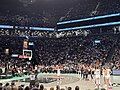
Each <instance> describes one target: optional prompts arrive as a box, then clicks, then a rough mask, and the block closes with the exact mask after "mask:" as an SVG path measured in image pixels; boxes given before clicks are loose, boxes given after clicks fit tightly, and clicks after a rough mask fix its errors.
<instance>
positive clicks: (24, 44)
mask: <svg viewBox="0 0 120 90" xmlns="http://www.w3.org/2000/svg"><path fill="white" fill-rule="evenodd" d="M27 48H28V41H27V40H24V42H23V49H27Z"/></svg>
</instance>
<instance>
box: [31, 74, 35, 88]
mask: <svg viewBox="0 0 120 90" xmlns="http://www.w3.org/2000/svg"><path fill="white" fill-rule="evenodd" d="M35 81H36V75H35V73H34V72H32V73H31V75H30V88H32V87H34V86H35Z"/></svg>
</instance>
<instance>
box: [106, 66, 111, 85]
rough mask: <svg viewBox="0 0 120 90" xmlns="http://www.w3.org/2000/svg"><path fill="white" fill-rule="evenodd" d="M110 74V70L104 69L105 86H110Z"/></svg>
mask: <svg viewBox="0 0 120 90" xmlns="http://www.w3.org/2000/svg"><path fill="white" fill-rule="evenodd" d="M110 74H111V70H110V68H109V67H106V70H105V81H106V84H107V86H111V79H110Z"/></svg>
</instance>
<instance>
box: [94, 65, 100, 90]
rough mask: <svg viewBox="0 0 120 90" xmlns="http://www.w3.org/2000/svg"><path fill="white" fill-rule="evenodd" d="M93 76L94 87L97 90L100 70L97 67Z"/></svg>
mask: <svg viewBox="0 0 120 90" xmlns="http://www.w3.org/2000/svg"><path fill="white" fill-rule="evenodd" d="M94 74H95V84H96V87H97V88H99V86H100V68H99V67H96V69H95V72H94Z"/></svg>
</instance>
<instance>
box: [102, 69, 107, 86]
mask: <svg viewBox="0 0 120 90" xmlns="http://www.w3.org/2000/svg"><path fill="white" fill-rule="evenodd" d="M105 72H106V69H105V67H103V68H102V75H103V81H104V85H106V80H105Z"/></svg>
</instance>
